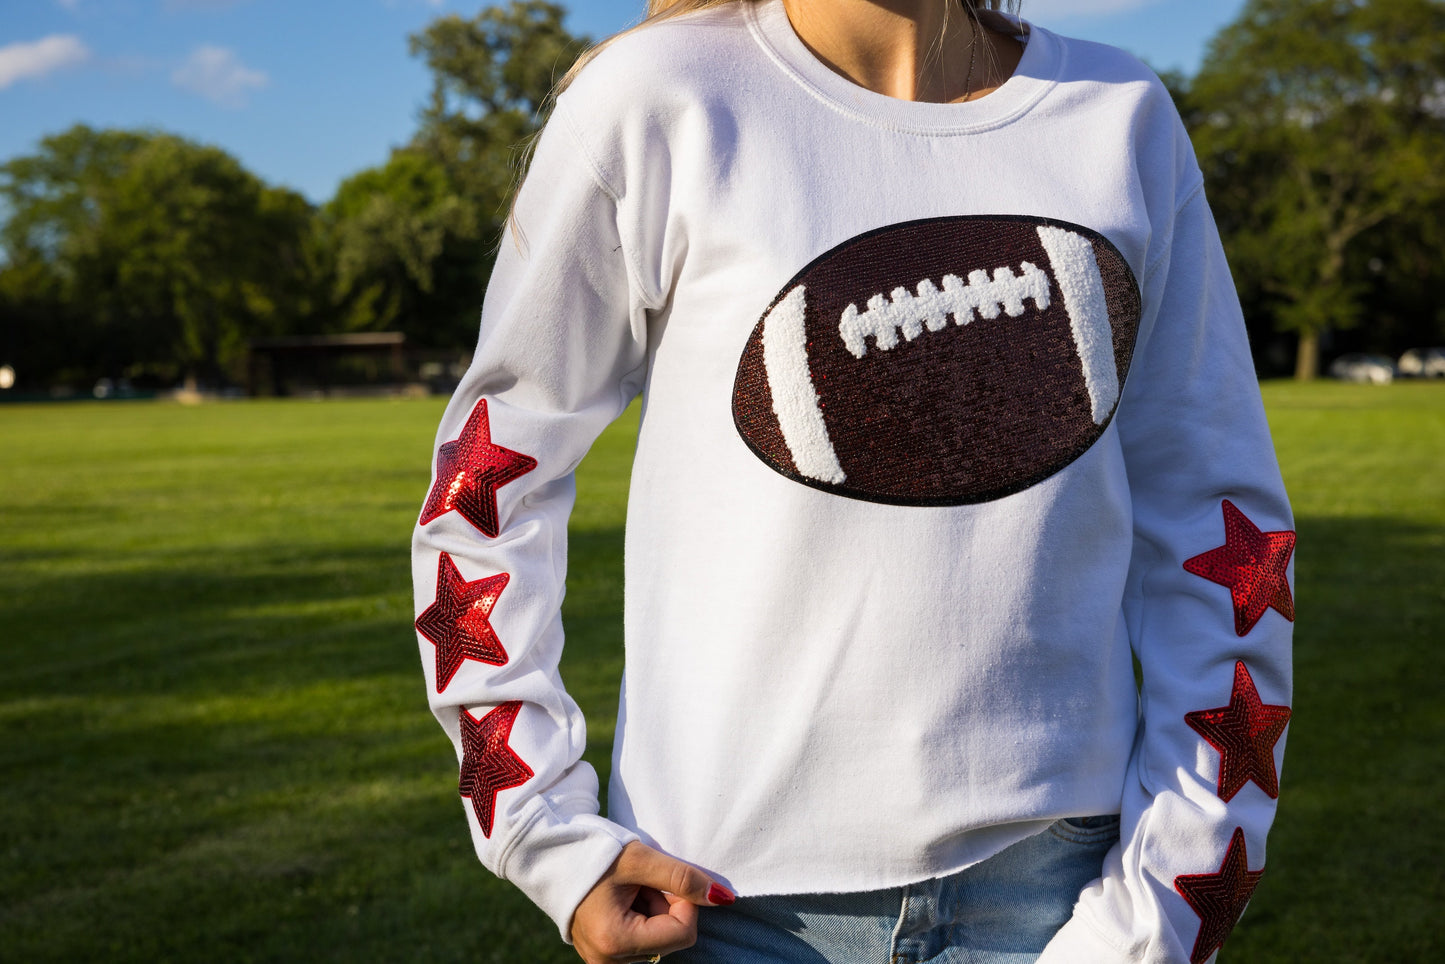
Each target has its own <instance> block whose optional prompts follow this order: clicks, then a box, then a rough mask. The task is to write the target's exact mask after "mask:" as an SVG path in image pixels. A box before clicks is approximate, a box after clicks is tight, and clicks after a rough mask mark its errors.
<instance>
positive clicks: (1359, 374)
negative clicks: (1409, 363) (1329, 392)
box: [1330, 352, 1395, 385]
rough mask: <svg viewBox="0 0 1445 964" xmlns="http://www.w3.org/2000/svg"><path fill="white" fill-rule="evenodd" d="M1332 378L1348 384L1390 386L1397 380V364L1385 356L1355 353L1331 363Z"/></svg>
mask: <svg viewBox="0 0 1445 964" xmlns="http://www.w3.org/2000/svg"><path fill="white" fill-rule="evenodd" d="M1330 376H1331V377H1333V378H1339V379H1342V380H1344V381H1347V382H1369V383H1371V384H1373V385H1388V384H1390V382H1392V381H1394V379H1395V363H1394V362H1393V361H1391V360H1390V359H1388V358H1386V357H1385V356H1384V355H1366V354H1363V353H1358V352H1356V353H1353V354H1349V355H1341V356H1340V357H1339V358H1336V359H1335V360H1334V361H1333V362H1331V363H1330Z"/></svg>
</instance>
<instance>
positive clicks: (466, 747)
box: [457, 700, 532, 837]
mask: <svg viewBox="0 0 1445 964" xmlns="http://www.w3.org/2000/svg"><path fill="white" fill-rule="evenodd" d="M521 709H522V702H521V700H512V701H511V702H508V703H503V704H502V705H501V706H498V707H497V708H496V709H494V710H492V712H490V713H488V714H487V715H486V716H484V717H482V718H481V719H480V720H477V719H473V718H472V714H470V713H468V712H467V711H466V710H462V712H461V723H462V773H461V780H460V781H459V783H458V786H457V789H458V791H459V792H460V793H461V795H462V796H463V797H466V798H467V799H469V800H470V801H471V803H472V812H473V813H475V814H476V815H477V823H479V824H481V825H482V836H484V837H491V835H492V816H493V809H494V808H495V807H496V803H497V794H498V793H499V792H501V791H502V790H507V789H510V788H512V787H519V786H521V785H522V784H524V783H526V782H527V781H528V780H529V779H531V777H532V768H531V767H529V766H527V764H525V763H523V762H522V758H521V757H519V756H517V754H515V753H513V752H512V748H511V747H510V746H508V745H507V738H508V737H509V736H511V735H512V724H513V723H514V722H516V719H517V713H518V711H520V710H521Z"/></svg>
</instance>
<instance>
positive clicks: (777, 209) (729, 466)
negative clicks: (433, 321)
mask: <svg viewBox="0 0 1445 964" xmlns="http://www.w3.org/2000/svg"><path fill="white" fill-rule="evenodd" d="M703 6H705V7H707V9H693V8H697V7H703ZM684 7H686V8H688V9H687V10H686V11H685V15H684V14H679V11H680V10H681V8H684ZM653 12H654V13H659V12H660V13H664V14H679V15H675V16H670V17H661V18H655V19H654V21H653V22H650V23H648V24H645V25H644V26H643V27H641V28H639V29H637V30H635V31H633V32H630V33H629V34H627V35H625V36H623V37H622V38H619V39H617V40H615V41H614V42H612V43H611V44H610V45H608V46H607V47H606V49H604V50H602V51H601V52H600V53H598V54H597V55H596V56H595V57H593V58H592V59H591V60H590V62H589V63H587V64H586V65H585V66H584V67H583V68H582V69H580V70H579V71H577V72H576V74H575V78H574V79H573V81H572V82H571V84H570V86H569V87H568V88H567V89H566V91H565V92H564V93H563V94H562V95H561V96H560V97H559V99H558V102H557V108H556V111H555V113H554V114H553V116H552V119H551V120H550V122H549V124H548V127H547V129H546V131H545V132H544V134H543V135H542V137H541V139H540V141H539V143H538V145H537V148H536V153H535V156H534V159H533V161H532V165H531V169H530V171H529V173H528V175H527V178H526V181H525V183H524V185H523V187H522V188H521V191H520V193H519V196H518V198H517V202H516V207H515V211H514V228H515V230H513V231H512V234H511V237H509V238H508V239H505V240H504V241H503V244H502V249H501V253H500V255H499V258H498V261H497V266H496V269H495V272H494V274H493V277H492V281H491V285H490V287H489V290H488V293H487V298H486V302H485V305H484V307H483V313H482V321H481V334H480V341H479V345H478V349H477V354H476V356H475V361H474V362H473V365H472V368H471V370H470V371H469V372H468V374H467V376H466V378H465V379H464V381H463V383H462V385H461V386H460V388H459V389H458V391H457V394H456V397H455V398H454V399H453V401H452V404H451V406H450V407H449V408H448V410H447V413H446V415H445V416H444V418H443V421H442V425H441V429H440V432H439V434H438V446H439V447H438V452H437V456H436V460H435V466H436V472H435V476H434V480H433V485H432V488H431V490H430V493H429V495H428V498H427V500H426V504H425V506H424V508H423V511H422V515H421V518H420V520H419V525H418V528H417V532H416V539H415V546H414V570H415V580H416V598H417V609H418V612H419V614H420V615H419V616H418V620H417V628H418V631H419V636H418V638H419V641H420V644H421V649H422V656H423V663H424V665H425V667H426V670H427V680H428V686H429V694H430V697H431V703H432V707H433V709H434V711H435V712H436V714H437V716H438V718H439V719H440V721H441V722H442V725H443V727H444V728H445V729H446V730H447V732H448V733H449V734H450V735H451V736H452V738H453V740H454V741H455V742H456V744H457V747H458V753H459V756H460V758H461V785H460V789H461V795H462V797H463V798H464V803H465V805H466V812H467V814H468V820H469V822H470V825H471V828H472V832H473V837H474V840H475V841H476V843H477V847H478V852H479V854H480V855H481V858H482V860H483V862H484V863H485V864H486V865H487V866H488V867H489V868H490V869H492V870H493V871H495V872H497V873H499V874H501V875H502V876H504V877H507V878H508V879H510V880H512V881H514V882H515V883H517V885H518V886H520V887H521V888H522V889H523V890H524V891H525V892H526V893H528V895H529V896H531V897H532V898H533V899H534V900H535V901H536V902H537V903H538V904H539V905H540V906H541V907H542V908H543V909H544V910H546V911H547V912H548V913H549V914H550V915H551V916H552V917H553V919H554V920H555V921H556V922H557V924H558V926H559V928H560V930H561V933H562V936H563V937H564V938H570V939H571V940H572V941H573V942H574V943H575V945H576V947H577V950H578V952H579V953H580V954H581V956H582V957H583V959H584V960H586V961H588V962H589V964H598V962H603V961H619V962H620V961H635V960H642V959H647V958H649V957H650V958H652V959H656V958H657V956H658V955H661V954H670V953H672V952H681V953H678V954H677V958H676V959H677V960H688V961H728V962H749V961H762V960H777V961H822V960H826V961H876V960H896V961H915V960H919V961H921V960H937V961H950V960H959V961H963V960H967V961H1032V960H1041V961H1049V962H1069V964H1077V962H1090V961H1101V962H1102V961H1126V960H1148V961H1176V960H1177V961H1186V960H1187V961H1195V962H1198V961H1204V960H1205V959H1207V958H1208V957H1209V956H1210V955H1211V954H1213V953H1214V951H1215V950H1217V949H1218V947H1219V946H1220V945H1221V944H1222V943H1223V941H1224V938H1225V937H1226V936H1227V935H1228V933H1229V931H1230V929H1231V928H1232V927H1233V925H1234V923H1235V920H1236V919H1237V917H1238V915H1239V913H1240V912H1241V911H1242V910H1243V907H1244V904H1245V902H1246V901H1247V900H1248V899H1249V895H1250V893H1251V892H1252V890H1253V888H1254V886H1255V884H1256V883H1257V881H1258V879H1259V874H1260V873H1261V872H1262V871H1261V870H1260V868H1261V867H1262V866H1263V858H1264V835H1265V833H1266V831H1267V829H1268V826H1269V824H1270V822H1271V820H1272V818H1273V813H1274V802H1275V798H1276V797H1277V795H1278V769H1277V767H1278V764H1277V759H1276V757H1277V754H1278V753H1279V752H1281V751H1282V733H1283V729H1284V727H1285V723H1286V721H1287V719H1288V714H1289V710H1288V708H1287V705H1286V704H1287V703H1288V700H1289V692H1290V670H1289V640H1290V628H1291V620H1292V619H1293V605H1292V600H1291V595H1290V588H1289V581H1288V572H1287V569H1288V565H1289V562H1290V554H1291V550H1292V547H1293V533H1292V532H1290V531H1289V529H1290V526H1291V522H1290V515H1289V507H1288V504H1287V502H1286V499H1285V494H1284V491H1283V487H1282V485H1281V482H1280V478H1279V473H1278V469H1277V467H1276V464H1275V461H1274V456H1273V451H1272V449H1271V446H1270V442H1269V436H1268V430H1267V427H1266V425H1265V421H1264V416H1263V412H1262V408H1261V405H1260V401H1259V393H1258V389H1257V386H1256V384H1255V380H1254V374H1253V370H1252V366H1251V362H1250V356H1249V352H1248V346H1247V344H1246V340H1245V334H1244V328H1243V324H1242V320H1241V318H1240V315H1239V308H1238V304H1237V300H1236V298H1235V296H1234V292H1233V288H1232V285H1231V283H1230V279H1229V274H1228V269H1227V267H1226V266H1225V264H1224V260H1223V255H1222V252H1221V249H1220V245H1219V241H1218V238H1217V235H1216V234H1215V231H1214V226H1213V222H1212V220H1211V218H1210V215H1209V211H1208V208H1207V206H1206V204H1205V202H1204V199H1203V194H1202V188H1201V179H1200V175H1199V171H1198V168H1197V166H1196V165H1195V163H1194V160H1193V155H1192V152H1191V150H1190V148H1189V144H1188V140H1187V137H1186V135H1185V133H1184V131H1183V129H1182V126H1181V125H1180V123H1179V120H1178V117H1177V115H1176V114H1175V112H1174V110H1173V107H1172V105H1171V103H1170V100H1169V97H1168V95H1167V92H1165V90H1164V89H1163V87H1162V85H1161V84H1160V83H1159V82H1158V80H1157V79H1156V78H1155V77H1154V76H1153V75H1152V74H1151V73H1150V72H1149V71H1148V70H1147V69H1145V68H1144V67H1142V66H1141V65H1140V64H1138V63H1137V62H1136V61H1134V60H1133V59H1132V58H1129V57H1128V56H1126V55H1124V54H1122V53H1120V52H1118V51H1116V50H1113V49H1112V48H1108V47H1104V46H1101V45H1097V44H1088V43H1081V42H1077V41H1071V40H1066V39H1063V38H1060V37H1057V36H1055V35H1053V34H1051V33H1049V32H1048V31H1045V30H1042V29H1039V28H1037V27H1030V26H1028V25H1026V24H1024V23H1022V22H1020V21H1017V20H1011V19H1008V18H1006V17H1004V16H1002V15H1000V14H998V13H996V12H991V11H977V12H975V11H973V10H970V9H969V8H967V7H963V6H950V5H947V4H945V2H944V0H733V2H722V3H713V4H697V3H688V2H686V0H684V2H681V3H676V4H667V3H665V2H658V3H654V4H653ZM639 392H642V393H643V394H644V398H645V407H644V415H643V420H642V426H641V429H640V433H639V438H638V449H637V456H636V462H635V465H634V470H633V481H632V492H631V496H630V500H629V509H628V523H627V558H626V580H627V582H626V585H627V602H626V617H625V629H626V637H627V656H626V672H625V677H624V682H623V689H622V701H621V709H620V712H619V718H618V727H617V735H616V743H615V748H614V755H613V768H612V771H613V772H612V782H611V786H610V792H609V810H610V812H609V815H608V817H606V818H604V817H601V816H599V815H598V812H597V811H598V802H597V784H596V777H595V775H594V774H593V772H592V770H591V768H590V767H588V766H587V765H586V764H584V763H581V762H580V756H581V753H582V750H583V748H584V746H585V734H584V731H583V722H582V716H581V714H580V712H579V711H578V709H577V707H576V705H575V704H574V703H573V702H572V700H571V699H570V698H569V697H568V695H567V693H566V691H565V689H564V688H563V686H562V683H561V680H560V678H559V677H558V674H557V669H556V667H557V660H558V657H559V654H560V650H561V646H562V629H561V624H560V617H559V615H558V613H559V605H560V600H561V594H562V586H563V576H564V570H565V531H566V518H567V514H568V512H569V510H570V507H571V501H572V482H571V472H572V470H573V469H574V468H575V466H576V464H577V463H578V461H579V460H580V459H581V458H582V456H583V454H584V453H585V452H586V450H587V447H588V446H589V445H590V443H591V442H592V440H593V439H594V438H595V437H596V435H597V434H598V433H599V432H600V431H601V430H602V428H603V427H604V426H605V425H606V424H607V423H608V422H610V421H611V420H612V419H613V418H615V417H616V416H617V415H618V413H620V412H621V411H622V409H623V408H624V407H625V406H626V405H627V403H628V402H629V401H630V400H631V399H632V398H633V397H634V396H635V395H636V394H637V393H639ZM1136 660H1137V664H1138V667H1139V673H1140V677H1139V679H1140V681H1141V682H1140V683H1139V685H1138V686H1137V687H1136V678H1135V661H1136ZM734 895H741V896H740V898H738V899H737V900H736V901H735V900H734ZM699 932H700V935H701V936H700V937H698V934H699ZM695 940H696V944H695V946H693V945H694V941H695ZM689 947H691V948H692V949H691V950H687V951H684V950H683V949H684V948H689Z"/></svg>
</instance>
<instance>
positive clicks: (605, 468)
mask: <svg viewBox="0 0 1445 964" xmlns="http://www.w3.org/2000/svg"><path fill="white" fill-rule="evenodd" d="M1266 401H1267V404H1268V406H1269V410H1270V416H1271V421H1272V423H1273V425H1274V430H1275V437H1276V442H1277V444H1278V448H1279V452H1280V458H1281V462H1282V464H1283V466H1284V472H1285V476H1286V480H1287V482H1288V484H1289V488H1290V492H1291V494H1292V496H1293V499H1294V503H1295V510H1296V513H1297V516H1298V528H1299V546H1298V566H1297V589H1296V596H1297V606H1298V612H1299V621H1298V623H1297V632H1296V637H1295V638H1296V649H1295V652H1296V662H1297V672H1296V676H1297V690H1296V699H1295V704H1294V706H1295V710H1294V719H1293V722H1292V723H1291V726H1290V742H1289V756H1288V759H1287V760H1286V765H1285V768H1284V772H1283V774H1282V782H1283V795H1282V797H1281V807H1280V815H1279V820H1278V823H1277V824H1276V829H1275V832H1274V834H1273V835H1272V836H1271V838H1270V843H1269V853H1268V867H1269V872H1268V873H1267V875H1266V876H1265V878H1264V882H1263V884H1262V885H1261V886H1260V888H1259V890H1258V891H1257V893H1256V896H1255V900H1254V902H1253V904H1252V905H1251V907H1250V910H1249V913H1248V914H1247V915H1246V916H1245V918H1244V920H1243V922H1242V923H1241V924H1240V926H1239V927H1238V929H1237V930H1236V931H1235V934H1234V936H1233V937H1232V938H1231V940H1230V943H1229V944H1228V945H1227V947H1226V953H1225V958H1226V960H1230V961H1244V962H1253V961H1289V962H1294V961H1305V960H1307V961H1321V962H1337V961H1338V962H1346V961H1380V962H1392V964H1393V962H1402V961H1436V960H1440V959H1441V957H1442V954H1445V937H1442V927H1441V925H1440V924H1439V918H1438V915H1439V913H1440V908H1441V907H1442V906H1445V887H1442V880H1445V873H1442V867H1445V846H1442V843H1441V838H1440V837H1439V836H1438V835H1436V834H1435V833H1434V832H1433V830H1432V828H1433V827H1434V824H1435V818H1436V817H1437V815H1438V814H1439V813H1440V812H1441V811H1442V809H1445V799H1442V787H1445V770H1442V756H1445V753H1442V748H1445V702H1442V699H1441V682H1440V681H1441V679H1442V678H1445V657H1442V642H1441V640H1442V639H1445V631H1442V629H1441V627H1442V626H1445V386H1441V385H1414V384H1401V385H1395V386H1391V387H1388V388H1375V387H1361V386H1343V385H1336V384H1315V385H1305V386H1300V385H1293V384H1271V385H1267V386H1266ZM441 408H442V402H441V401H439V400H429V401H412V402H393V401H348V402H340V401H336V402H325V403H314V402H284V401H277V402H265V401H254V402H237V403H227V404H214V405H204V406H199V407H182V406H177V405H171V404H162V403H110V404H82V403H76V404H66V405H44V406H0V641H3V643H0V654H3V662H0V734H3V740H0V960H5V961H10V960H13V961H25V962H29V961H79V960H90V961H98V960H99V961H128V960H134V961H155V960H166V961H248V960H257V961H276V960H307V961H311V960H335V961H347V962H356V961H406V960H417V961H423V960H424V961H458V962H460V961H467V962H471V964H477V962H489V961H496V962H502V961H506V962H513V961H529V962H551V961H555V962H564V961H569V960H576V958H575V956H574V955H573V954H572V952H571V951H570V950H569V949H568V948H566V947H565V946H563V945H561V944H560V943H559V941H558V939H557V935H556V932H555V930H554V929H553V928H552V926H551V924H550V923H549V922H548V921H547V920H546V919H545V918H543V917H542V916H541V914H540V913H539V912H537V911H536V910H534V909H533V908H532V907H531V905H530V904H528V903H527V902H526V900H525V899H524V898H522V897H521V896H519V895H518V894H517V893H516V892H514V891H513V890H512V889H511V888H510V886H508V885H506V884H502V883H500V882H498V881H495V880H494V879H492V878H491V877H490V876H489V875H488V874H487V873H486V872H485V871H484V870H482V868H481V867H480V865H479V864H478V863H477V862H476V859H475V857H474V855H473V854H472V852H471V844H470V841H469V840H468V839H467V837H466V830H465V824H464V821H463V817H462V811H461V804H460V802H459V801H458V798H457V793H456V779H455V758H454V757H453V755H452V751H451V748H450V746H449V745H448V744H447V742H446V740H445V738H444V737H443V735H442V733H441V730H440V728H439V727H437V725H436V723H435V722H434V721H433V720H432V718H431V716H430V715H429V714H428V713H427V711H426V704H425V693H424V691H423V681H422V676H421V671H420V666H419V661H418V654H417V648H416V645H415V643H414V641H413V635H412V631H411V612H410V589H409V585H408V580H409V565H408V559H407V545H408V541H409V538H410V532H411V526H412V523H413V521H414V519H415V517H416V512H417V509H418V507H419V506H420V503H421V499H422V496H423V495H424V494H425V488H426V484H427V473H428V457H429V450H430V444H431V439H432V433H433V432H434V430H435V426H436V422H437V420H438V418H439V416H440V413H441ZM633 431H634V428H633V424H632V423H631V421H630V419H624V421H623V423H619V424H618V425H617V426H614V427H613V429H611V430H610V431H609V433H608V434H607V435H606V436H604V438H603V440H602V441H601V442H600V443H599V444H598V446H597V448H596V449H595V450H594V453H593V455H592V456H590V457H589V459H588V461H587V463H586V464H585V465H584V466H583V469H582V471H581V473H580V475H581V477H580V481H579V487H580V490H581V495H580V501H579V509H578V512H577V514H576V516H575V518H574V524H573V549H572V580H571V583H570V588H569V592H568V596H567V606H566V609H565V611H564V617H565V620H566V623H567V627H568V632H569V646H568V651H567V658H566V662H565V664H564V667H563V673H564V676H565V678H566V680H567V683H568V686H569V688H570V689H571V690H572V691H573V692H574V693H575V695H576V696H577V698H578V700H579V702H580V703H581V704H582V706H583V707H584V709H586V710H587V712H588V715H589V725H590V726H591V731H590V732H591V742H590V744H589V757H590V758H591V760H592V762H593V763H594V764H595V765H596V766H597V767H598V768H599V770H603V771H604V772H605V768H606V765H607V756H608V748H609V743H610V740H611V735H612V717H613V714H614V712H615V709H616V694H615V688H616V681H617V677H618V674H619V672H620V667H621V651H620V650H621V646H620V614H621V575H620V562H621V547H622V521H623V513H624V505H625V498H626V477H627V464H628V459H629V452H630V444H631V438H632V435H633ZM604 782H605V781H604ZM1431 920H1435V921H1436V923H1434V924H1432V923H1430V921H1431Z"/></svg>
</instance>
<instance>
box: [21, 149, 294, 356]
mask: <svg viewBox="0 0 1445 964" xmlns="http://www.w3.org/2000/svg"><path fill="white" fill-rule="evenodd" d="M0 197H3V199H4V201H5V205H6V208H7V213H8V214H9V217H8V219H7V221H6V223H5V226H4V228H3V230H0V240H3V243H4V245H5V256H6V265H5V267H4V270H3V272H0V294H3V297H4V307H5V310H6V313H7V327H10V326H12V325H13V326H15V327H16V328H20V329H22V335H21V337H18V338H16V341H17V342H19V343H20V345H21V347H22V349H23V350H24V351H26V352H28V353H30V355H31V357H32V359H34V360H35V361H36V362H37V363H39V364H40V366H41V367H44V366H45V365H47V364H48V365H49V366H51V371H52V372H53V373H57V374H58V373H65V372H67V371H69V372H72V373H73V374H75V375H79V376H91V377H93V376H94V375H96V374H112V375H116V374H124V373H128V372H131V371H134V370H136V369H137V368H141V369H150V370H152V371H163V372H165V373H167V374H169V375H172V376H173V375H178V374H181V373H182V372H184V373H188V374H191V375H193V376H197V377H201V378H204V379H207V380H209V381H213V382H219V381H222V380H224V379H225V377H226V375H227V373H228V372H234V371H235V370H236V368H237V367H238V364H239V362H240V360H241V356H242V355H243V352H244V348H245V339H246V338H247V337H248V336H249V335H251V334H253V333H263V332H265V333H269V332H275V331H279V330H287V329H291V328H293V327H295V325H296V324H297V322H298V320H300V319H301V318H302V316H303V315H304V313H305V312H308V311H315V310H318V309H317V307H316V303H315V299H310V300H308V299H307V298H305V297H302V295H304V292H305V291H306V290H308V289H313V288H315V287H316V285H315V278H314V277H313V271H314V265H313V263H312V261H313V259H311V258H310V256H309V254H310V253H309V252H308V249H307V239H308V237H309V235H310V233H311V232H312V230H313V228H312V220H313V216H314V212H313V211H312V208H311V206H310V204H308V203H307V202H306V200H305V199H304V198H301V197H300V196H299V195H297V194H295V193H294V192H291V191H285V190H280V189H276V188H270V187H267V186H266V185H265V184H263V183H262V182H261V181H260V180H259V179H258V178H256V177H255V176H254V175H252V174H250V173H249V172H247V171H246V170H245V169H244V168H242V167H241V165H240V164H239V163H238V162H237V161H236V160H235V159H234V158H232V157H231V156H230V155H228V154H226V153H225V152H223V151H220V150H218V149H216V148H213V147H205V146H202V145H198V144H194V143H192V142H190V141H186V140H183V139H182V138H179V137H174V136H171V135H166V134H157V133H150V132H132V131H95V130H92V129H90V128H87V127H83V126H77V127H74V128H72V129H70V130H69V131H66V132H64V133H62V134H59V135H55V136H53V137H49V138H46V139H45V140H43V141H42V142H41V145H40V150H39V151H38V152H37V153H35V154H33V155H29V156H26V157H21V158H17V159H15V160H12V161H10V162H8V163H6V164H5V165H3V167H0ZM61 351H63V352H65V353H66V357H64V358H56V357H53V354H54V353H57V352H61ZM47 352H51V353H52V357H48V358H45V356H46V353H47ZM42 359H43V361H42Z"/></svg>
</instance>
